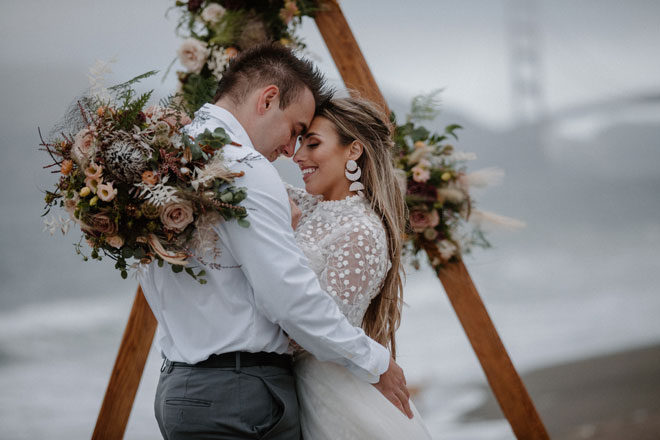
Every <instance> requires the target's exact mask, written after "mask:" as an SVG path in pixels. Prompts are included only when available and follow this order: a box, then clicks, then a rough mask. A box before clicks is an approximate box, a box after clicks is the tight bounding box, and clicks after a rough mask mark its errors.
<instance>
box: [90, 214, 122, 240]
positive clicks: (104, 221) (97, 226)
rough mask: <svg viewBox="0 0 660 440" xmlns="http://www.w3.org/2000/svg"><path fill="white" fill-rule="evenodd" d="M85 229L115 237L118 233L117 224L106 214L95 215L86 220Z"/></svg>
mask: <svg viewBox="0 0 660 440" xmlns="http://www.w3.org/2000/svg"><path fill="white" fill-rule="evenodd" d="M82 228H83V229H86V230H88V231H91V232H92V233H94V232H98V233H101V234H105V235H115V234H116V233H117V224H116V223H115V222H114V221H113V220H112V219H111V218H110V216H109V215H107V214H104V213H98V214H93V215H91V216H89V217H87V218H86V219H85V222H84V224H83V225H82Z"/></svg>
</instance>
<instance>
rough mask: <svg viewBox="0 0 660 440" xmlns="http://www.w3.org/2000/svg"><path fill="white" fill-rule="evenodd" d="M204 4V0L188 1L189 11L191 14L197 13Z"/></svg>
mask: <svg viewBox="0 0 660 440" xmlns="http://www.w3.org/2000/svg"><path fill="white" fill-rule="evenodd" d="M202 3H204V0H189V1H188V10H189V11H190V12H195V11H196V10H198V9H199V8H200V7H201V6H202Z"/></svg>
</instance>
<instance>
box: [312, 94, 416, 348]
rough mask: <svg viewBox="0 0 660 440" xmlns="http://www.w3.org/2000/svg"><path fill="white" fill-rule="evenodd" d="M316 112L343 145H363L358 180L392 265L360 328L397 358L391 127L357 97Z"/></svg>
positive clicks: (398, 289)
mask: <svg viewBox="0 0 660 440" xmlns="http://www.w3.org/2000/svg"><path fill="white" fill-rule="evenodd" d="M317 115H318V116H322V117H324V118H326V119H328V120H330V121H331V122H332V123H333V125H334V126H335V129H336V131H337V134H338V135H339V141H340V143H341V144H342V145H345V146H346V147H348V146H349V145H350V144H351V143H352V142H353V141H358V142H360V143H361V144H362V145H363V152H362V155H361V156H360V157H359V158H358V159H357V161H356V162H357V163H358V165H359V166H360V168H361V169H362V177H360V181H361V182H362V184H363V185H364V187H365V189H364V195H365V196H366V198H367V199H368V200H369V202H370V203H371V207H372V209H373V210H374V211H375V212H376V213H377V214H378V216H379V217H380V218H381V221H382V222H383V226H384V228H385V234H386V236H387V251H388V256H389V259H390V262H391V263H392V267H391V268H390V270H389V272H388V273H387V276H386V277H385V281H384V282H383V285H382V288H381V291H380V294H379V295H377V296H376V297H375V298H374V299H373V300H372V301H371V304H370V305H369V308H368V309H367V312H366V314H365V315H364V319H363V320H362V328H363V329H364V331H365V333H366V334H367V335H369V337H371V338H372V339H373V340H375V341H377V342H379V343H380V344H382V345H384V346H386V347H389V349H390V351H391V353H392V356H393V357H396V340H395V332H396V330H397V328H398V327H399V323H400V321H401V307H402V304H403V281H402V272H403V268H402V266H401V249H402V245H403V237H402V235H403V231H404V225H405V217H406V204H405V202H404V199H403V195H402V193H401V191H400V190H399V185H398V182H397V179H396V177H395V175H394V167H393V165H392V150H393V148H394V142H393V141H392V125H391V124H390V123H389V120H388V118H387V117H386V116H385V114H384V113H383V112H382V111H381V110H380V109H379V108H378V107H377V106H376V105H375V104H373V103H371V102H369V101H367V100H364V99H360V98H338V99H333V100H331V101H329V102H327V103H326V104H325V105H323V106H322V107H321V108H320V109H319V111H318V112H317Z"/></svg>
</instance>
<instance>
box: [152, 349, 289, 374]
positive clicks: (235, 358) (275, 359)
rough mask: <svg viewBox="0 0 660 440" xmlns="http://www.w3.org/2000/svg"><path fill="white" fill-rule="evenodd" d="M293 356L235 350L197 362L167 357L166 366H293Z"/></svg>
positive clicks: (235, 367)
mask: <svg viewBox="0 0 660 440" xmlns="http://www.w3.org/2000/svg"><path fill="white" fill-rule="evenodd" d="M292 362H293V361H292V357H291V356H290V355H288V354H277V353H266V352H263V351H262V352H259V353H248V352H245V351H235V352H231V353H222V354H212V355H211V356H209V358H208V359H206V360H204V361H201V362H197V363H196V364H186V363H185V362H172V361H170V360H168V359H165V360H164V362H163V369H164V368H165V367H170V368H171V367H195V368H233V369H237V370H239V369H240V368H241V367H256V366H267V365H268V366H273V367H280V368H287V369H290V368H292Z"/></svg>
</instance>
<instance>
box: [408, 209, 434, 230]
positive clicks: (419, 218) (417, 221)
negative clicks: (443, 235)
mask: <svg viewBox="0 0 660 440" xmlns="http://www.w3.org/2000/svg"><path fill="white" fill-rule="evenodd" d="M438 223H440V216H439V215H438V211H436V210H435V209H434V210H432V211H431V212H428V211H423V210H421V209H413V210H411V211H410V227H412V230H413V231H415V232H424V230H425V229H427V228H435V227H436V226H438Z"/></svg>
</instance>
